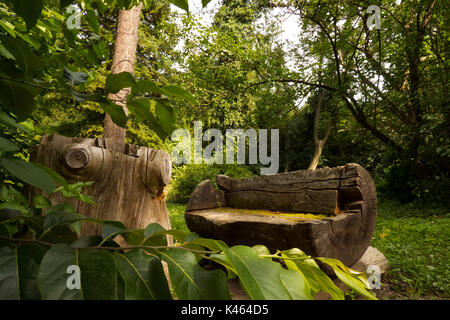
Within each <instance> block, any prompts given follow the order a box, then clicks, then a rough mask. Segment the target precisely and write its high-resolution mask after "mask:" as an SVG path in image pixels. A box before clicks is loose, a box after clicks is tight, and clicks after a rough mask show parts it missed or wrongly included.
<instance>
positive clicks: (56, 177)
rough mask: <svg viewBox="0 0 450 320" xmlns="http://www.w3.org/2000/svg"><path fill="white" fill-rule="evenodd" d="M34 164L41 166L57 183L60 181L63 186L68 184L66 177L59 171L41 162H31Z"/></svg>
mask: <svg viewBox="0 0 450 320" xmlns="http://www.w3.org/2000/svg"><path fill="white" fill-rule="evenodd" d="M31 163H32V164H33V165H34V166H36V167H39V168H41V169H42V170H44V171H45V172H47V173H48V174H49V175H50V176H51V177H52V178H53V180H55V181H56V182H57V183H59V184H60V185H62V186H67V185H68V183H67V181H66V179H64V178H63V177H62V176H61V175H60V174H59V173H58V172H56V171H54V170H52V169H50V168H49V167H46V166H44V165H43V164H40V163H39V162H31Z"/></svg>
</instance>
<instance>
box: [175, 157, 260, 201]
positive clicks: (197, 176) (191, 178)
mask: <svg viewBox="0 0 450 320" xmlns="http://www.w3.org/2000/svg"><path fill="white" fill-rule="evenodd" d="M218 174H224V175H227V176H229V177H231V178H245V177H251V176H253V175H254V173H253V172H252V171H250V170H249V169H248V168H247V167H246V166H241V165H234V164H233V165H228V164H222V165H220V164H214V165H207V164H190V165H185V166H182V167H176V169H175V170H174V175H173V178H172V181H171V183H170V186H169V190H168V193H167V200H168V201H171V202H178V203H186V202H187V201H188V200H189V198H190V197H191V194H192V192H194V189H195V187H196V186H197V185H198V184H199V183H200V182H202V181H203V180H206V179H210V180H211V182H212V183H213V184H214V185H215V183H216V175H218Z"/></svg>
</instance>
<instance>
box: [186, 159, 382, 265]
mask: <svg viewBox="0 0 450 320" xmlns="http://www.w3.org/2000/svg"><path fill="white" fill-rule="evenodd" d="M216 182H217V185H218V187H219V188H220V189H221V191H223V192H224V202H223V203H222V206H223V208H221V209H222V210H215V209H214V208H215V207H217V206H214V204H213V202H212V201H210V200H207V199H210V198H211V197H210V196H209V197H204V196H202V193H203V192H204V190H203V188H204V186H205V184H204V183H201V184H200V185H199V186H198V188H197V189H196V190H195V191H194V193H193V194H192V197H191V199H195V204H196V205H195V207H194V206H188V207H187V209H186V213H185V219H186V224H187V226H188V228H189V229H190V230H191V231H193V232H196V233H198V234H199V235H201V236H204V237H210V238H215V239H220V240H223V241H225V242H226V243H227V244H229V245H237V244H243V245H256V244H263V245H266V246H267V247H268V248H269V249H271V250H284V249H290V248H299V249H301V250H303V251H304V252H306V253H307V254H309V255H311V256H314V257H330V258H336V259H339V260H341V261H342V262H343V263H344V264H345V265H347V266H352V265H354V264H355V263H356V261H358V260H359V259H360V258H361V256H362V255H363V254H364V252H365V251H366V250H367V248H368V246H369V244H370V240H371V237H372V233H373V230H374V227H375V221H376V214H377V198H376V193H375V185H374V183H373V180H372V178H371V176H370V174H369V173H368V172H367V171H366V170H365V169H364V168H363V167H361V166H360V165H357V164H348V165H346V166H341V167H336V168H323V169H319V170H315V171H307V170H306V171H295V172H287V173H280V174H276V175H267V176H258V177H251V178H245V179H231V178H229V177H226V176H223V175H219V176H217V179H216ZM208 193H209V194H210V195H211V194H214V193H215V195H216V196H217V197H219V190H215V191H212V190H211V189H210V187H209V191H208ZM202 201H203V202H202ZM226 207H230V208H238V209H242V210H243V211H244V210H248V209H252V210H258V209H261V210H271V211H274V212H275V213H276V212H279V211H282V212H292V213H299V212H300V213H315V214H327V215H329V217H328V218H326V219H317V220H306V221H296V220H295V219H293V220H292V219H282V218H280V217H278V216H276V214H274V215H273V216H267V215H258V214H257V212H255V214H253V215H252V214H248V213H244V212H242V213H239V212H236V211H235V210H229V211H228V212H227V210H226Z"/></svg>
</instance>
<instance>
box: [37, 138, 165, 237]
mask: <svg viewBox="0 0 450 320" xmlns="http://www.w3.org/2000/svg"><path fill="white" fill-rule="evenodd" d="M31 158H32V160H33V161H36V162H39V163H41V164H43V165H46V166H48V167H50V168H51V169H53V170H55V171H57V172H58V173H59V174H61V175H62V176H63V177H65V178H66V179H67V180H68V182H69V183H73V182H76V181H94V183H93V184H92V185H91V186H89V187H86V188H84V189H83V193H84V194H87V195H89V196H91V197H92V198H93V199H94V201H95V202H96V203H97V205H90V204H87V203H84V202H81V201H79V200H75V199H71V200H69V201H68V202H69V203H70V204H71V205H72V206H73V208H74V209H75V210H76V212H78V213H80V214H83V215H85V216H87V217H91V218H98V219H105V220H119V221H122V222H123V223H124V224H125V225H126V226H127V228H128V229H141V228H145V227H146V226H147V225H148V224H149V223H152V222H157V223H159V224H161V225H162V226H163V227H164V228H166V229H170V221H169V216H168V211H167V206H166V203H165V198H164V186H165V185H167V184H168V183H169V181H170V177H171V162H170V157H169V155H168V154H167V153H166V152H165V151H162V150H152V149H148V148H145V147H139V146H134V145H129V144H125V143H120V142H114V141H113V140H110V139H85V138H81V139H80V138H67V137H63V136H59V135H45V136H44V137H43V138H42V140H41V143H40V144H39V145H38V146H37V147H36V148H35V149H34V150H33V152H32V155H31ZM36 194H44V195H45V196H47V197H49V198H50V200H51V202H52V204H57V203H63V202H64V200H65V199H64V198H63V196H62V195H61V193H59V192H58V193H56V194H52V195H50V196H49V195H48V194H45V193H44V192H43V191H42V190H40V189H36V188H31V189H30V192H29V197H30V199H31V197H32V196H34V195H36ZM100 229H101V227H100V226H99V225H97V224H93V223H84V224H83V227H82V235H83V236H85V235H94V234H99V233H100V231H101V230H100Z"/></svg>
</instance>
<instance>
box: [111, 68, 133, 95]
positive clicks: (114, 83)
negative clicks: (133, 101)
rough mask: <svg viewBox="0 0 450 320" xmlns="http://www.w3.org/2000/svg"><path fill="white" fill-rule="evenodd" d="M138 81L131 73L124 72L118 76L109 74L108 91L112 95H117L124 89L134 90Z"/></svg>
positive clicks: (117, 74)
mask: <svg viewBox="0 0 450 320" xmlns="http://www.w3.org/2000/svg"><path fill="white" fill-rule="evenodd" d="M135 84H136V81H135V80H134V78H133V75H132V74H131V73H129V72H126V71H123V72H120V73H116V74H112V73H110V74H108V76H107V77H106V84H105V85H106V89H107V90H108V91H109V92H111V93H117V92H119V91H120V90H122V89H123V88H130V87H131V88H132V87H133V86H135Z"/></svg>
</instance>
